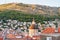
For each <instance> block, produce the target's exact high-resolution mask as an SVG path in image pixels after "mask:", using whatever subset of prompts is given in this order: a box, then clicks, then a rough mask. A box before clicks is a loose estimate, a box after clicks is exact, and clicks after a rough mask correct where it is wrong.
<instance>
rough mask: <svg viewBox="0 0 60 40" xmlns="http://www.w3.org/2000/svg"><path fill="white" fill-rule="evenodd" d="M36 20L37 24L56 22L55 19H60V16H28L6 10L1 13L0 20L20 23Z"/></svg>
mask: <svg viewBox="0 0 60 40" xmlns="http://www.w3.org/2000/svg"><path fill="white" fill-rule="evenodd" d="M33 18H34V19H35V21H36V22H41V23H43V21H48V20H54V19H55V18H59V19H60V17H59V16H48V17H47V16H44V15H41V14H27V13H24V12H21V11H15V10H5V11H3V12H0V20H1V19H2V20H8V19H12V20H19V21H23V22H24V21H26V22H28V21H30V22H31V21H32V19H33Z"/></svg>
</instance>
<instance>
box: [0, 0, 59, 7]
mask: <svg viewBox="0 0 60 40" xmlns="http://www.w3.org/2000/svg"><path fill="white" fill-rule="evenodd" d="M6 3H24V4H39V5H47V6H52V7H60V0H0V4H6Z"/></svg>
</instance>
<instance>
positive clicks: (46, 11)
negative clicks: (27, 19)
mask: <svg viewBox="0 0 60 40" xmlns="http://www.w3.org/2000/svg"><path fill="white" fill-rule="evenodd" d="M4 10H17V11H22V12H25V13H30V14H43V15H58V14H60V8H59V7H50V6H44V5H35V4H23V3H9V4H3V5H0V11H4Z"/></svg>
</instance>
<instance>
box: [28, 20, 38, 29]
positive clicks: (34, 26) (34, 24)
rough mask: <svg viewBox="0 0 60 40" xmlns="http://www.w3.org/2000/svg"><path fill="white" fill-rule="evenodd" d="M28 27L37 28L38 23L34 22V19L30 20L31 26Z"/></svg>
mask: <svg viewBox="0 0 60 40" xmlns="http://www.w3.org/2000/svg"><path fill="white" fill-rule="evenodd" d="M29 29H38V25H37V24H36V23H35V21H34V19H33V21H32V24H31V26H30V27H29Z"/></svg>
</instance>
